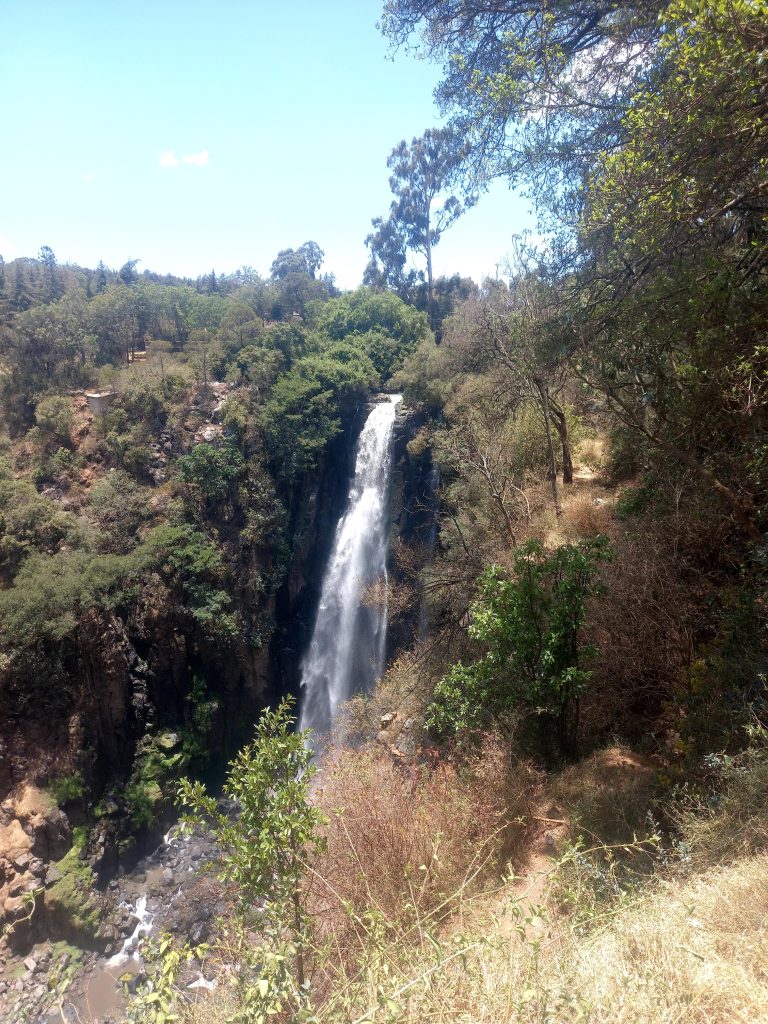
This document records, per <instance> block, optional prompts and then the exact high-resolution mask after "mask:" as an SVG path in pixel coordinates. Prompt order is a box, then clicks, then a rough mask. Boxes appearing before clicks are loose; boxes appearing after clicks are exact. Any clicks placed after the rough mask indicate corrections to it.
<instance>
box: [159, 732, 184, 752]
mask: <svg viewBox="0 0 768 1024" xmlns="http://www.w3.org/2000/svg"><path fill="white" fill-rule="evenodd" d="M155 743H156V744H157V745H158V747H160V749H161V750H175V749H176V748H177V747H178V746H180V745H181V736H180V735H179V733H177V732H162V733H160V735H159V736H158V737H157V738H156V739H155Z"/></svg>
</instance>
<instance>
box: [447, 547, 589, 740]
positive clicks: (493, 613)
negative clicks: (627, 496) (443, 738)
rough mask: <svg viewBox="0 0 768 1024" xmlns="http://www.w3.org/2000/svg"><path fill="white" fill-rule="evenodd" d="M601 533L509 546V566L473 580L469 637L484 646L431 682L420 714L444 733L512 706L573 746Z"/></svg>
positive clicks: (585, 673)
mask: <svg viewBox="0 0 768 1024" xmlns="http://www.w3.org/2000/svg"><path fill="white" fill-rule="evenodd" d="M608 556H609V548H608V542H607V539H606V538H605V537H600V536H598V537H594V538H591V539H589V540H585V541H581V542H580V543H578V544H565V545H563V546H562V547H560V548H557V549H556V550H555V551H553V552H552V553H551V554H548V553H547V552H546V551H545V550H544V547H543V545H542V544H541V543H540V542H539V541H529V542H528V543H527V544H523V545H522V546H520V547H519V548H517V550H516V552H515V559H514V573H513V575H512V576H511V577H508V576H507V574H506V573H505V571H504V570H503V569H502V568H501V566H498V565H492V566H490V567H489V568H487V569H486V570H485V572H484V573H483V575H482V576H481V577H480V580H479V588H480V599H479V600H478V601H476V602H475V604H474V605H473V607H472V624H471V625H470V627H469V635H470V637H471V638H472V639H473V640H475V641H477V642H478V643H479V644H481V645H482V646H483V647H485V648H486V653H485V654H484V655H483V656H482V657H481V658H480V659H479V660H478V661H476V662H474V663H473V664H471V665H468V666H467V665H463V664H461V663H459V664H457V665H454V666H453V668H452V669H451V670H450V672H449V673H448V675H446V676H445V677H444V678H443V679H442V680H441V681H440V682H439V683H438V685H437V687H436V689H435V698H434V701H433V703H432V705H431V707H430V710H429V713H428V722H429V724H430V726H431V727H432V728H434V729H435V730H436V731H437V732H438V733H441V734H448V733H453V732H457V731H460V730H462V729H474V728H478V727H480V726H481V725H482V724H483V722H484V721H486V720H488V718H497V719H498V718H501V717H503V716H504V715H505V714H508V713H509V712H512V711H515V710H516V709H518V708H520V707H527V708H528V709H530V710H532V711H534V712H535V713H537V714H543V715H545V716H546V717H547V718H548V719H550V720H551V721H552V722H553V723H554V724H555V727H556V734H557V739H558V743H559V745H560V750H561V751H562V753H564V754H566V755H568V756H573V754H574V753H575V750H576V743H577V730H578V713H579V699H580V696H581V693H582V691H583V690H584V689H585V687H586V685H587V683H588V681H589V678H590V672H589V670H587V669H586V668H585V667H584V665H585V663H586V661H587V660H588V659H589V658H591V657H593V656H594V655H595V654H596V653H597V652H596V650H595V649H594V648H593V647H590V646H589V645H585V644H582V643H581V640H580V633H581V629H582V626H583V624H584V619H585V616H586V601H587V598H588V597H589V596H590V594H595V593H597V592H599V590H600V586H599V582H598V566H599V563H600V562H601V561H604V560H605V559H606V558H608Z"/></svg>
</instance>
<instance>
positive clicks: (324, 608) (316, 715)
mask: <svg viewBox="0 0 768 1024" xmlns="http://www.w3.org/2000/svg"><path fill="white" fill-rule="evenodd" d="M401 400H402V396H401V395H389V396H388V400H387V401H384V402H380V403H378V404H377V405H375V406H374V407H373V409H372V410H371V412H370V413H369V415H368V418H367V419H366V421H365V424H364V426H363V429H362V431H361V432H360V437H359V438H358V442H357V450H356V456H355V472H354V475H353V477H352V481H351V483H350V487H349V494H348V496H347V503H346V509H345V511H344V514H343V515H342V517H341V519H340V520H339V522H338V525H337V527H336V533H335V536H334V541H333V548H332V550H331V556H330V558H329V560H328V565H327V568H326V570H325V575H324V577H323V585H322V589H321V593H320V603H319V606H318V610H317V617H316V619H315V627H314V630H313V633H312V639H311V642H310V645H309V649H308V651H307V654H306V656H305V658H304V661H303V663H302V670H301V685H302V690H303V699H302V708H301V715H300V719H299V726H300V728H301V729H311V730H312V732H313V735H314V736H315V737H321V736H323V735H324V734H326V733H328V731H329V730H330V728H331V725H332V724H333V721H334V719H335V717H336V713H337V710H338V708H339V705H341V704H343V703H344V701H346V700H348V699H349V698H350V697H351V696H352V695H353V694H354V693H358V692H360V691H368V690H370V688H371V687H372V686H373V684H374V683H375V682H376V680H377V679H379V678H380V676H381V674H382V672H383V670H384V657H385V649H386V639H387V603H386V600H387V598H386V595H387V551H388V546H389V494H390V486H391V478H392V442H393V435H394V427H395V418H396V413H397V405H398V403H399V402H400V401H401Z"/></svg>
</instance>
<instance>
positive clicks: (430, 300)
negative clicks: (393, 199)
mask: <svg viewBox="0 0 768 1024" xmlns="http://www.w3.org/2000/svg"><path fill="white" fill-rule="evenodd" d="M426 251H427V316H428V317H429V327H430V330H432V331H434V330H435V309H434V302H435V300H434V293H433V288H432V285H433V281H432V237H431V232H430V229H429V219H427V244H426Z"/></svg>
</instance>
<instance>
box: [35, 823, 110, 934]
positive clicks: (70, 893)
mask: <svg viewBox="0 0 768 1024" xmlns="http://www.w3.org/2000/svg"><path fill="white" fill-rule="evenodd" d="M84 845H85V843H84V840H83V839H80V838H79V839H78V840H77V841H76V842H75V845H74V846H73V847H72V849H71V850H70V851H69V853H67V854H66V855H65V856H64V857H62V858H61V860H59V861H57V862H56V870H57V872H58V873H59V874H60V875H61V877H60V878H59V879H58V881H56V882H54V884H53V885H52V886H51V888H50V889H49V890H48V891H47V892H46V894H45V911H46V915H47V917H48V920H49V924H50V931H51V934H52V935H57V936H61V937H63V938H64V939H66V940H67V941H70V942H74V943H76V944H77V945H83V946H87V947H93V946H98V944H99V943H98V940H97V932H98V930H99V925H100V924H101V921H102V917H103V908H102V904H101V901H100V900H99V898H98V896H97V895H96V894H95V893H94V887H95V882H96V878H95V875H94V873H93V871H92V869H91V868H90V867H89V865H88V864H86V863H85V861H83V860H81V859H80V853H81V851H82V849H83V847H84Z"/></svg>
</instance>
